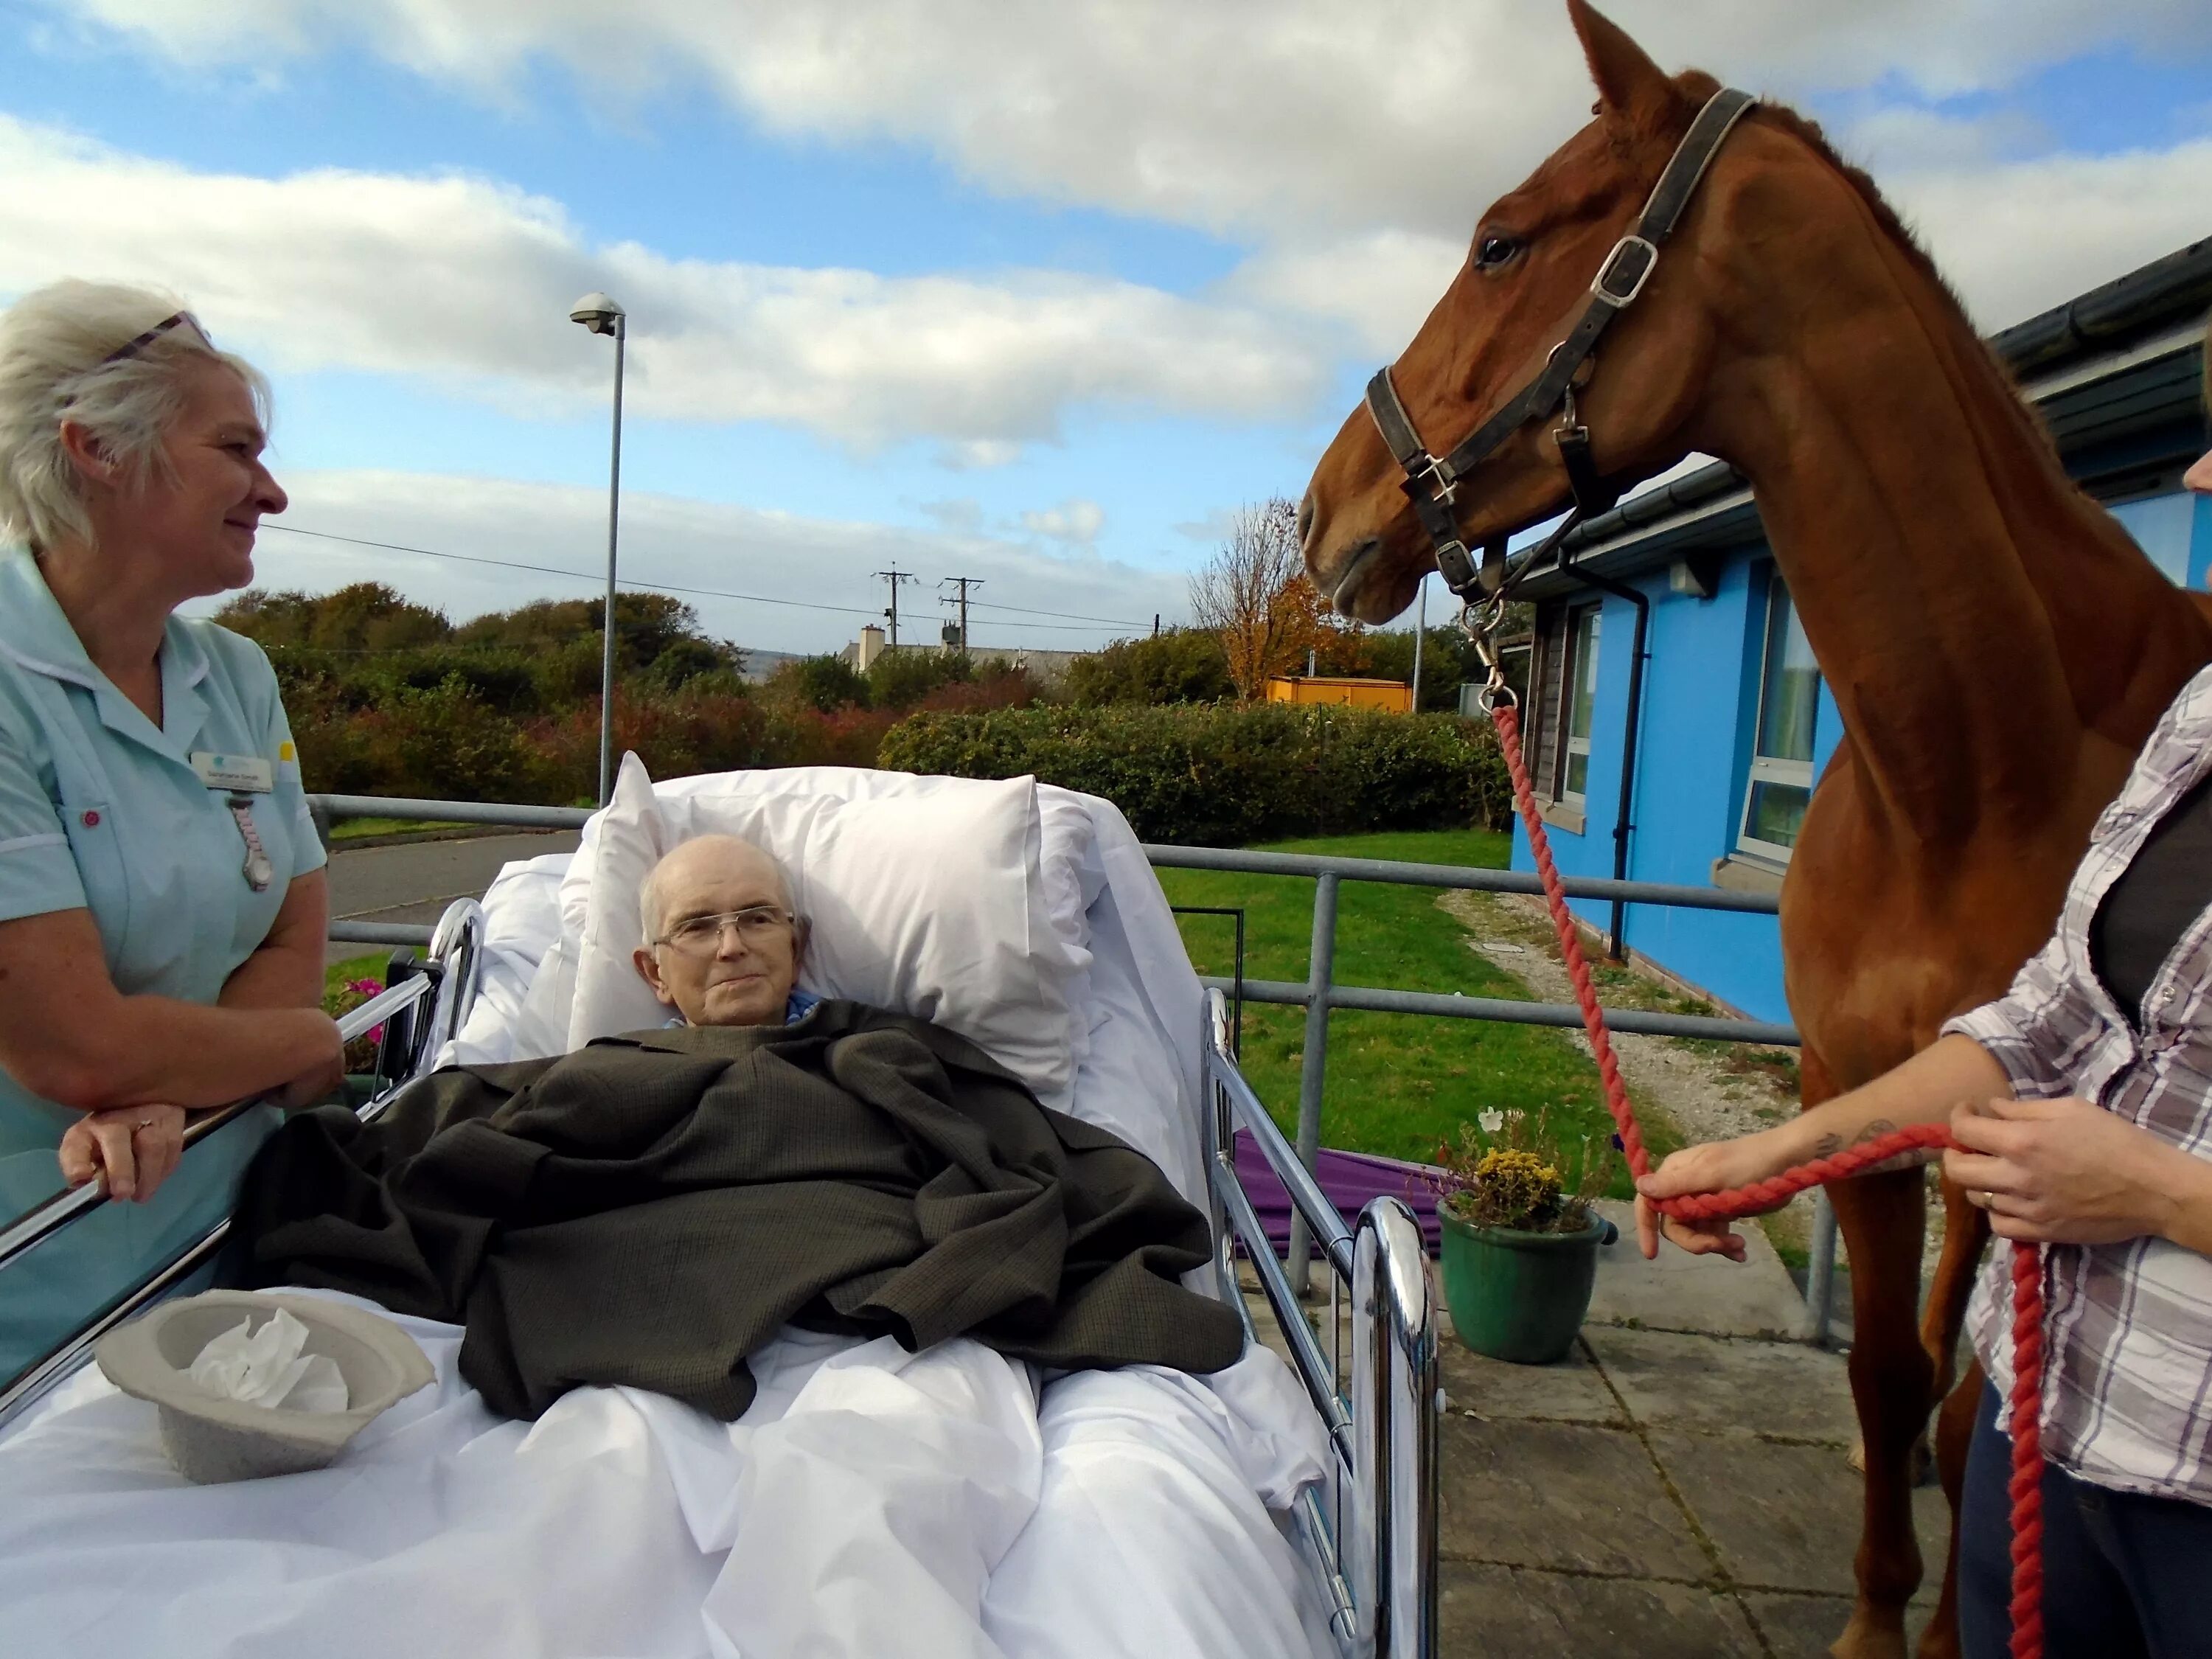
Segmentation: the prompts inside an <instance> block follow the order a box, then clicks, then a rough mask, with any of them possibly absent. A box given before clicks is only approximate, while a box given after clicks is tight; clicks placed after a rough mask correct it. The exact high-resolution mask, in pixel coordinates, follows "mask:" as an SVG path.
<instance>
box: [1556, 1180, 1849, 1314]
mask: <svg viewBox="0 0 2212 1659" xmlns="http://www.w3.org/2000/svg"><path fill="white" fill-rule="evenodd" d="M1595 1208H1596V1209H1597V1210H1598V1211H1599V1212H1600V1213H1601V1214H1602V1215H1604V1216H1605V1217H1606V1218H1607V1219H1609V1220H1610V1221H1612V1222H1613V1225H1615V1226H1617V1227H1618V1228H1620V1238H1619V1239H1618V1240H1616V1241H1615V1242H1614V1243H1611V1244H1609V1245H1607V1246H1606V1247H1605V1248H1604V1249H1601V1250H1600V1251H1599V1252H1598V1253H1597V1285H1596V1288H1595V1290H1594V1291H1592V1292H1591V1295H1590V1310H1589V1317H1590V1320H1591V1322H1593V1323H1596V1324H1601V1325H1640V1326H1644V1327H1645V1328H1650V1329H1653V1330H1662V1331H1705V1332H1709V1333H1711V1334H1714V1335H1717V1336H1767V1337H1779V1338H1785V1339H1786V1338H1790V1337H1795V1336H1796V1335H1797V1334H1798V1333H1799V1331H1800V1330H1801V1329H1802V1328H1803V1325H1804V1322H1805V1299H1804V1297H1801V1296H1800V1295H1798V1294H1797V1286H1796V1284H1795V1283H1794V1282H1793V1281H1792V1280H1791V1279H1790V1270H1789V1269H1788V1268H1787V1267H1784V1266H1783V1265H1782V1258H1781V1257H1780V1256H1778V1255H1775V1253H1774V1247H1773V1246H1772V1245H1771V1244H1770V1243H1767V1242H1766V1235H1765V1233H1764V1232H1763V1231H1760V1230H1759V1228H1757V1227H1755V1226H1748V1225H1747V1226H1745V1227H1743V1228H1741V1229H1739V1231H1741V1232H1742V1234H1743V1235H1744V1243H1745V1256H1744V1260H1743V1261H1740V1262H1737V1261H1729V1259H1728V1258H1727V1257H1726V1256H1720V1255H1686V1254H1685V1253H1684V1252H1682V1251H1680V1250H1662V1251H1660V1252H1659V1259H1658V1260H1657V1261H1645V1260H1644V1257H1643V1255H1641V1254H1640V1253H1639V1252H1638V1250H1637V1248H1636V1210H1635V1206H1633V1205H1632V1204H1628V1203H1625V1202H1619V1201H1615V1200H1599V1202H1598V1203H1597V1204H1596V1206H1595Z"/></svg>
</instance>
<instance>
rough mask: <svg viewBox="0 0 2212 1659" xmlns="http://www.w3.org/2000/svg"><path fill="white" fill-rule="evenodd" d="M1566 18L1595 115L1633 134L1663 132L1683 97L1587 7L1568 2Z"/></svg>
mask: <svg viewBox="0 0 2212 1659" xmlns="http://www.w3.org/2000/svg"><path fill="white" fill-rule="evenodd" d="M1567 17H1568V20H1569V21H1571V22H1572V23H1573V24H1574V26H1575V33H1576V34H1577V35H1578V36H1580V37H1581V40H1582V43H1583V57H1584V58H1587V59H1588V60H1589V72H1590V79H1591V80H1593V81H1595V82H1597V89H1598V99H1599V106H1598V113H1600V114H1601V115H1602V116H1603V117H1604V118H1605V119H1606V121H1607V125H1614V126H1620V127H1625V128H1626V129H1628V130H1629V131H1632V132H1637V133H1647V134H1657V133H1662V132H1665V131H1668V130H1669V129H1670V128H1671V127H1672V126H1673V125H1674V121H1675V118H1676V116H1677V115H1678V114H1679V112H1680V104H1681V101H1682V94H1680V91H1678V90H1677V89H1676V88H1675V86H1674V82H1672V81H1670V80H1668V78H1667V75H1666V72H1665V71H1664V70H1662V69H1661V68H1660V67H1659V65H1658V64H1655V63H1653V62H1652V61H1651V59H1650V57H1649V56H1648V55H1647V54H1646V53H1645V52H1644V48H1643V47H1641V46H1638V45H1637V44H1636V42H1635V41H1634V40H1631V39H1630V38H1629V36H1628V33H1627V31H1626V30H1625V29H1623V28H1622V27H1620V24H1618V23H1616V22H1614V21H1613V20H1612V19H1611V18H1609V17H1607V16H1606V15H1604V14H1603V13H1601V12H1600V11H1599V10H1598V9H1597V8H1596V7H1595V6H1592V5H1590V4H1589V3H1588V0H1567Z"/></svg>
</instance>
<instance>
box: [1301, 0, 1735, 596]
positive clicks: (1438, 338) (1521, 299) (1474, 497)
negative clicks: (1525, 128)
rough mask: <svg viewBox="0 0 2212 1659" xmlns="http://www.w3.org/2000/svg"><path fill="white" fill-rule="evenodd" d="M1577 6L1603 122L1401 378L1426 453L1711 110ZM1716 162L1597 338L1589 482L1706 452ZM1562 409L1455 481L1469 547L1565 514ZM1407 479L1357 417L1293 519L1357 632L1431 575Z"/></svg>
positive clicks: (1567, 302)
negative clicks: (1702, 410)
mask: <svg viewBox="0 0 2212 1659" xmlns="http://www.w3.org/2000/svg"><path fill="white" fill-rule="evenodd" d="M1567 11H1568V15H1569V16H1570V17H1571V19H1572V21H1573V23H1574V27H1575V30H1576V33H1577V34H1579V35H1580V36H1581V38H1582V43H1583V52H1584V55H1585V56H1586V57H1587V58H1588V59H1589V68H1590V74H1591V76H1592V78H1593V79H1594V80H1595V82H1596V83H1597V89H1598V102H1597V106H1596V110H1595V119H1594V120H1592V121H1591V122H1590V123H1589V125H1587V126H1585V127H1584V128H1583V130H1582V131H1580V132H1578V133H1577V134H1576V135H1575V136H1574V137H1572V138H1571V139H1570V140H1569V141H1568V142H1567V143H1566V144H1565V146H1563V147H1562V148H1561V149H1559V150H1558V151H1557V152H1556V153H1554V154H1553V155H1552V157H1551V158H1550V159H1549V160H1548V161H1545V162H1544V163H1543V165H1542V166H1541V167H1538V168H1537V169H1536V171H1535V172H1534V173H1533V174H1532V175H1531V176H1530V177H1529V179H1528V182H1527V183H1525V184H1523V185H1521V186H1520V187H1519V188H1518V189H1516V190H1514V191H1510V193H1508V194H1507V195H1505V196H1504V197H1501V198H1500V199H1499V200H1498V202H1497V203H1496V204H1494V205H1492V208H1491V209H1490V210H1489V211H1488V212H1486V213H1485V214H1484V215H1483V216H1482V218H1481V221H1480V223H1479V224H1478V225H1477V226H1476V228H1475V232H1474V240H1473V242H1472V244H1471V245H1470V246H1469V249H1468V258H1467V262H1466V263H1465V264H1463V265H1462V266H1461V267H1460V270H1459V274H1458V275H1457V276H1455V277H1454V278H1453V279H1452V284H1451V286H1450V287H1449V289H1446V290H1445V291H1444V296H1443V299H1442V300H1440V301H1437V307H1436V309H1435V310H1434V311H1432V312H1431V313H1429V318H1428V320H1427V321H1426V322H1425V323H1424V324H1422V325H1421V330H1420V332H1419V333H1418V334H1416V335H1415V336H1414V337H1413V343H1412V344H1410V345H1408V346H1407V348H1406V349H1405V351H1404V353H1403V355H1401V356H1400V357H1399V359H1398V361H1397V362H1396V363H1395V365H1393V367H1392V369H1391V376H1392V379H1393V380H1394V381H1395V385H1396V387H1397V392H1398V396H1399V399H1400V401H1401V403H1402V404H1404V406H1405V410H1406V412H1407V415H1408V416H1410V418H1411V420H1412V422H1413V426H1414V427H1415V428H1417V430H1418V431H1419V435H1420V437H1421V439H1422V441H1424V442H1425V443H1426V444H1427V446H1428V447H1430V449H1431V450H1432V451H1433V452H1434V453H1437V454H1439V455H1441V454H1443V453H1445V452H1446V451H1448V450H1449V449H1450V448H1451V447H1453V446H1455V445H1456V444H1458V443H1459V442H1460V441H1462V439H1464V438H1466V437H1467V436H1468V434H1470V433H1471V432H1473V431H1474V429H1475V428H1477V427H1478V426H1480V424H1481V423H1482V422H1483V421H1484V420H1485V419H1486V418H1487V417H1488V416H1490V415H1491V414H1492V411H1494V410H1497V409H1498V408H1499V407H1500V406H1501V405H1503V404H1504V403H1506V402H1507V401H1508V400H1509V399H1510V398H1512V397H1513V396H1514V395H1515V394H1516V392H1518V391H1519V390H1520V389H1521V388H1522V386H1526V385H1527V384H1528V382H1529V381H1530V380H1532V379H1534V377H1535V376H1536V375H1537V374H1539V373H1541V371H1542V369H1543V368H1544V366H1545V363H1546V361H1547V358H1548V357H1549V356H1550V354H1551V352H1552V349H1553V346H1555V345H1556V344H1558V343H1559V341H1560V340H1561V339H1562V338H1563V337H1565V334H1566V332H1567V331H1568V330H1569V328H1570V327H1571V325H1572V324H1573V322H1574V319H1576V317H1577V315H1579V314H1580V313H1581V311H1582V309H1583V307H1584V306H1585V305H1587V303H1588V302H1589V289H1590V283H1591V279H1592V277H1593V276H1595V274H1596V272H1597V270H1598V269H1599V267H1600V265H1601V264H1602V263H1603V262H1604V260H1605V258H1606V255H1607V252H1608V251H1609V250H1610V249H1611V248H1612V247H1613V245H1614V243H1615V242H1616V241H1618V240H1619V239H1620V236H1621V235H1622V234H1623V233H1624V232H1625V231H1626V230H1628V229H1630V228H1632V226H1633V225H1634V223H1635V222H1636V219H1637V216H1638V213H1639V211H1640V210H1642V208H1643V206H1644V200H1645V198H1646V197H1647V196H1649V195H1650V191H1651V188H1652V185H1653V184H1654V183H1655V182H1656V180H1657V179H1658V177H1659V175H1660V173H1662V171H1663V170H1664V168H1665V167H1666V165H1667V161H1668V157H1669V156H1670V155H1672V154H1673V153H1674V148H1675V146H1676V144H1677V143H1679V142H1680V140H1681V138H1682V137H1683V135H1684V133H1685V132H1686V131H1687V130H1688V128H1689V126H1690V124H1691V122H1692V120H1693V119H1694V118H1695V117H1696V116H1697V113H1698V111H1699V108H1700V107H1701V106H1702V105H1703V104H1704V103H1705V100H1706V99H1707V98H1708V97H1710V96H1711V94H1712V93H1713V92H1714V91H1715V90H1717V82H1714V81H1713V80H1712V78H1711V76H1705V75H1703V74H1699V73H1695V72H1692V73H1690V74H1686V75H1683V76H1678V77H1669V76H1667V75H1664V74H1662V72H1661V71H1660V70H1659V69H1658V67H1657V66H1656V64H1653V63H1652V61H1651V60H1650V58H1648V57H1646V56H1645V55H1644V52H1643V50H1642V49H1641V48H1640V47H1638V46H1637V44H1636V43H1635V42H1634V41H1633V40H1630V39H1629V38H1628V36H1627V35H1626V34H1625V33H1622V32H1621V31H1620V29H1619V28H1617V27H1614V25H1613V23H1611V22H1609V21H1607V19H1605V18H1604V17H1602V16H1601V15H1599V14H1598V13H1596V12H1595V11H1594V10H1592V9H1590V8H1589V6H1588V5H1586V4H1584V3H1583V0H1567ZM1722 171H1723V169H1722V167H1720V166H1719V164H1718V163H1716V166H1715V167H1714V168H1713V170H1712V172H1713V176H1712V177H1709V178H1708V179H1706V181H1705V183H1704V184H1702V185H1700V186H1699V196H1698V198H1697V199H1695V200H1693V201H1692V204H1691V207H1690V210H1689V211H1688V213H1687V214H1686V216H1685V217H1684V218H1683V220H1682V221H1681V222H1680V227H1679V228H1678V230H1677V232H1676V234H1675V235H1674V239H1673V240H1672V241H1671V242H1670V243H1669V244H1668V246H1667V249H1666V251H1665V252H1664V254H1663V256H1662V258H1660V260H1659V262H1658V264H1657V267H1656V270H1654V271H1653V272H1652V273H1651V276H1650V282H1649V283H1648V285H1647V287H1646V289H1645V290H1644V292H1643V293H1642V294H1641V295H1638V298H1637V300H1636V303H1635V305H1634V306H1633V307H1632V308H1631V309H1630V310H1629V311H1627V312H1626V313H1622V315H1621V316H1620V320H1619V321H1618V322H1617V323H1615V324H1614V325H1613V327H1612V328H1611V330H1610V331H1608V332H1607V333H1606V335H1605V336H1604V337H1603V339H1602V340H1601V343H1600V344H1599V346H1598V348H1597V352H1596V355H1595V357H1594V358H1593V359H1592V361H1591V362H1590V364H1589V365H1587V366H1586V368H1588V369H1589V388H1588V390H1587V392H1583V393H1579V394H1577V395H1578V397H1579V398H1580V404H1579V408H1580V414H1581V417H1582V419H1583V421H1584V422H1586V423H1587V424H1588V426H1589V430H1590V434H1591V437H1592V445H1593V448H1592V457H1593V459H1594V460H1595V464H1596V466H1597V468H1598V470H1599V471H1601V472H1602V473H1604V474H1606V475H1607V477H1611V478H1613V479H1622V478H1633V477H1649V476H1650V474H1651V473H1653V472H1656V471H1661V470H1662V469H1663V468H1665V467H1667V466H1669V465H1672V464H1673V463H1674V462H1675V461H1676V460H1679V459H1680V458H1681V457H1682V455H1683V454H1685V453H1687V451H1688V450H1689V449H1691V448H1692V447H1698V444H1697V440H1696V437H1695V435H1693V434H1692V432H1691V431H1690V430H1689V428H1690V427H1691V426H1692V422H1691V420H1690V416H1691V415H1692V411H1693V410H1695V409H1696V408H1697V407H1698V405H1699V403H1700V401H1701V399H1702V398H1703V395H1704V392H1705V380H1706V379H1707V375H1708V373H1709V370H1710V367H1711V359H1712V356H1713V346H1714V343H1715V340H1716V337H1717V331H1718V327H1719V319H1720V318H1721V317H1722V315H1723V311H1722V306H1723V296H1722V295H1721V294H1720V293H1719V292H1718V289H1719V285H1720V276H1719V273H1718V271H1717V270H1716V269H1715V267H1714V265H1713V263H1712V262H1711V261H1710V260H1708V259H1707V258H1705V253H1706V252H1707V244H1708V243H1709V242H1710V241H1711V240H1712V239H1713V238H1714V237H1715V236H1716V235H1717V232H1716V231H1715V230H1714V228H1713V227H1714V225H1715V223H1716V222H1717V221H1720V220H1722V219H1724V217H1725V215H1726V210H1725V208H1724V206H1723V204H1722V202H1721V199H1720V198H1721V197H1723V196H1724V195H1725V193H1726V192H1725V191H1724V190H1723V186H1722V185H1721V182H1720V174H1721V173H1722ZM1556 424H1557V421H1556V419H1555V418H1554V417H1553V415H1552V412H1551V411H1548V410H1545V411H1540V412H1538V413H1537V414H1536V415H1535V416H1532V418H1530V419H1529V420H1528V421H1527V422H1524V423H1522V425H1521V426H1520V427H1519V428H1517V429H1516V430H1515V431H1514V432H1513V434H1512V435H1510V437H1509V438H1508V439H1507V440H1506V441H1505V442H1504V444H1503V445H1502V446H1501V447H1499V448H1498V449H1497V450H1496V451H1495V452H1494V453H1492V454H1491V455H1490V456H1489V457H1488V458H1487V459H1486V460H1484V461H1483V462H1482V464H1481V465H1479V466H1477V467H1476V468H1475V469H1474V471H1473V472H1471V473H1470V474H1469V475H1468V477H1465V478H1464V479H1463V480H1462V482H1461V483H1460V484H1459V485H1458V489H1457V493H1456V495H1455V498H1454V499H1453V501H1452V502H1451V505H1450V509H1449V510H1450V512H1451V513H1452V514H1453V516H1454V518H1455V521H1456V524H1457V526H1458V529H1459V532H1460V535H1461V538H1462V540H1463V541H1464V542H1465V543H1466V544H1468V546H1470V547H1478V546H1480V545H1481V544H1483V543H1485V542H1487V541H1491V540H1493V539H1496V538H1502V537H1504V536H1506V535H1508V534H1510V533H1511V532H1514V531H1516V530H1520V529H1522V528H1524V527H1526V526H1529V525H1532V524H1535V523H1538V522H1540V521H1541V520H1544V519H1547V518H1549V517H1551V516H1552V515H1553V514H1554V513H1558V512H1559V511H1560V510H1562V509H1563V508H1564V507H1565V506H1566V505H1567V502H1568V498H1569V497H1568V485H1567V477H1566V473H1565V467H1564V465H1563V463H1562V461H1561V459H1560V456H1559V449H1558V447H1557V445H1556V443H1555V441H1554V439H1553V428H1554V426H1555V425H1556ZM1404 476H1405V475H1404V473H1403V472H1402V471H1401V468H1400V466H1399V464H1398V462H1397V460H1396V459H1395V457H1394V456H1393V455H1392V453H1391V452H1390V450H1389V447H1387V446H1386V445H1385V444H1384V442H1383V439H1382V436H1381V435H1380V433H1379V432H1378V430H1377V429H1376V424H1375V422H1374V420H1373V419H1372V418H1371V417H1370V415H1369V413H1368V411H1367V410H1366V409H1364V408H1360V409H1357V410H1353V411H1352V415H1351V416H1350V417H1349V418H1348V419H1347V420H1346V422H1345V423H1344V427H1343V428H1342V430H1340V432H1339V433H1338V434H1337V435H1336V438H1335V441H1334V442H1333V443H1331V444H1330V445H1329V447H1328V453H1325V454H1324V455H1323V456H1322V459H1321V464H1320V465H1318V466H1317V467H1316V468H1315V469H1314V475H1313V482H1312V483H1311V484H1310V486H1309V487H1308V489H1307V491H1306V496H1305V501H1304V505H1303V506H1302V507H1301V508H1300V509H1299V514H1298V522H1299V532H1300V536H1301V538H1302V541H1303V544H1304V550H1305V558H1306V568H1307V570H1308V572H1309V573H1310V574H1311V576H1312V577H1313V580H1314V581H1315V583H1316V586H1319V587H1320V588H1321V590H1322V592H1324V593H1326V594H1328V595H1329V596H1330V597H1331V598H1332V599H1333V600H1334V604H1335V607H1336V609H1338V610H1339V611H1343V612H1345V613H1346V614H1348V615H1351V616H1354V617H1359V618H1360V619H1362V620H1363V621H1366V622H1385V621H1388V620H1389V618H1390V617H1394V616H1395V615H1397V614H1398V612H1400V611H1402V610H1404V609H1405V607H1406V605H1407V603H1408V602H1409V601H1410V600H1411V599H1413V590H1414V587H1415V586H1416V585H1417V583H1418V582H1419V579H1420V578H1421V576H1422V575H1423V574H1425V573H1426V572H1427V571H1429V570H1431V569H1434V568H1436V559H1435V556H1434V554H1433V552H1432V551H1431V545H1430V541H1429V538H1428V537H1427V535H1426V534H1425V533H1424V532H1423V530H1422V527H1421V526H1420V524H1419V521H1418V520H1416V519H1415V517H1414V514H1413V510H1412V507H1411V506H1410V505H1409V503H1408V501H1407V497H1406V494H1405V491H1404V489H1402V488H1401V483H1402V480H1403V478H1404Z"/></svg>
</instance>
